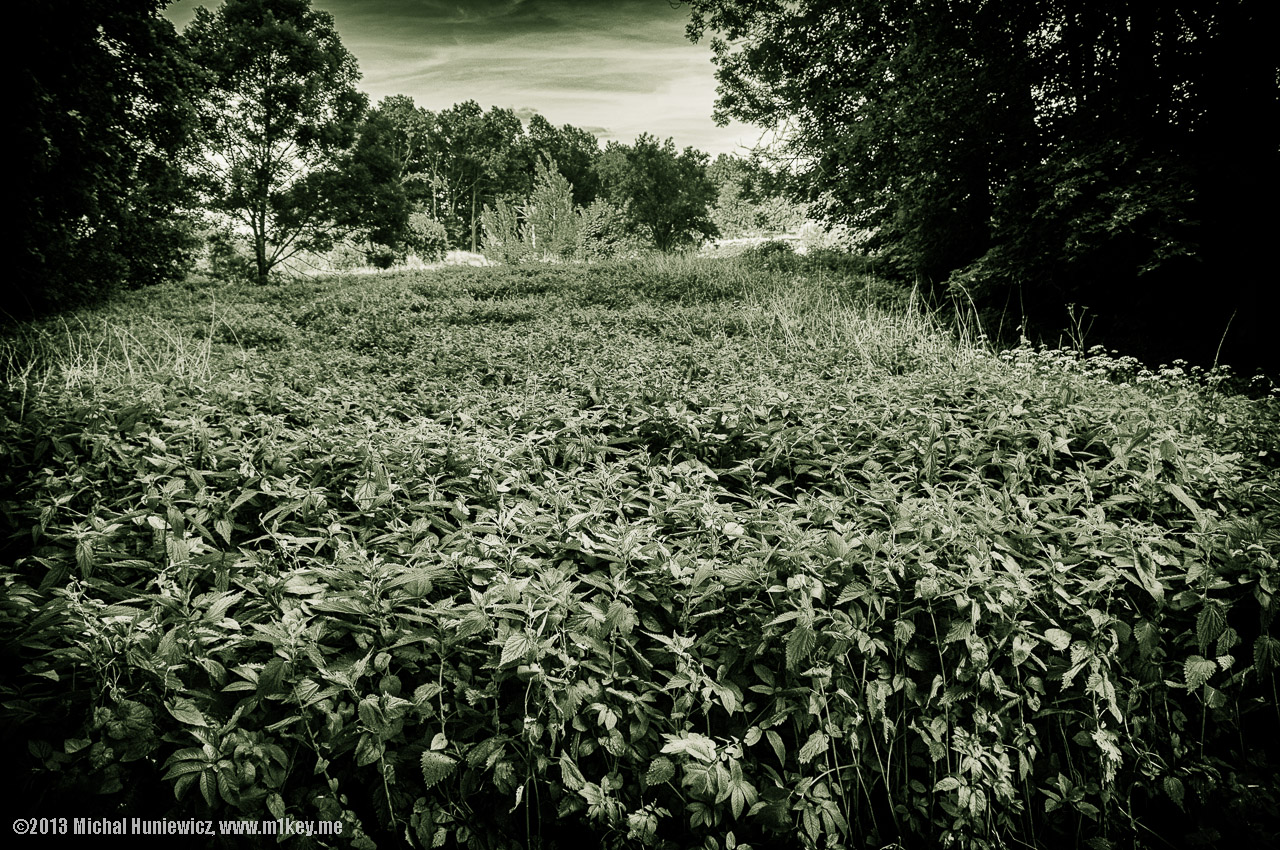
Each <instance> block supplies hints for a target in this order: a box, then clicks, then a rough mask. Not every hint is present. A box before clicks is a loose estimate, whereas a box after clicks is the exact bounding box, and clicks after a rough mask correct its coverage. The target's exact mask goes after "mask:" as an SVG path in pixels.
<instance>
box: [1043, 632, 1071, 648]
mask: <svg viewBox="0 0 1280 850" xmlns="http://www.w3.org/2000/svg"><path fill="white" fill-rule="evenodd" d="M1044 639H1045V640H1046V641H1048V642H1049V645H1050V646H1052V647H1053V648H1054V649H1056V650H1058V651H1059V652H1061V651H1062V650H1064V649H1066V648H1067V647H1068V646H1071V633H1070V632H1067V631H1063V630H1062V629H1049V630H1048V631H1046V632H1045V633H1044Z"/></svg>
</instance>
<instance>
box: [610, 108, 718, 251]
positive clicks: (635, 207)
mask: <svg viewBox="0 0 1280 850" xmlns="http://www.w3.org/2000/svg"><path fill="white" fill-rule="evenodd" d="M707 159H708V157H707V155H706V154H705V153H702V152H701V151H698V150H694V149H693V148H685V149H684V151H683V152H680V153H677V152H676V147H675V143H674V142H673V141H672V140H671V139H667V140H666V141H665V142H661V143H659V142H658V140H657V139H656V138H654V137H653V136H650V135H649V134H647V133H641V134H640V136H639V138H637V139H636V141H635V144H634V145H624V144H622V143H620V142H610V143H609V144H608V145H607V146H606V147H605V149H604V153H603V154H602V155H601V156H600V161H599V166H598V168H599V172H600V184H601V188H602V193H603V194H604V195H605V197H607V198H608V199H609V200H610V201H612V202H613V203H614V204H615V205H617V206H619V207H621V208H622V209H624V210H625V211H626V214H627V217H628V218H629V219H630V220H631V221H632V222H633V224H634V225H635V226H636V227H637V228H639V229H640V230H642V231H643V232H644V233H645V234H646V235H647V236H648V237H649V238H650V239H651V240H652V241H653V244H654V246H655V247H657V248H658V249H660V250H663V251H669V250H671V249H672V248H675V247H677V246H679V245H681V244H685V243H688V242H691V241H694V240H696V239H698V238H701V237H705V236H710V235H712V234H714V233H715V226H714V225H713V224H712V223H711V219H710V218H709V216H708V210H707V207H708V205H709V204H710V203H711V201H712V200H714V198H715V187H714V186H713V185H712V183H711V181H710V180H709V179H708V178H707Z"/></svg>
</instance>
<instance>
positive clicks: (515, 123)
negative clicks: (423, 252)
mask: <svg viewBox="0 0 1280 850" xmlns="http://www.w3.org/2000/svg"><path fill="white" fill-rule="evenodd" d="M433 124H434V126H433V127H432V132H431V137H430V144H429V153H428V156H429V159H430V160H431V169H432V171H431V173H432V181H433V191H435V192H438V193H439V194H440V201H439V205H438V207H439V211H440V212H439V217H440V220H441V221H442V222H443V223H444V225H445V227H446V228H448V229H449V231H450V234H449V235H450V236H451V237H452V239H453V240H454V241H455V243H462V242H469V243H470V245H471V250H472V251H475V250H476V249H477V247H478V244H479V230H480V212H481V210H482V209H483V208H484V205H485V204H488V203H493V202H494V201H495V200H496V199H497V198H498V197H499V196H500V195H504V194H510V193H512V192H513V191H514V192H519V190H520V187H521V186H523V185H526V184H525V183H524V181H523V180H522V179H521V177H520V175H521V174H522V173H523V167H522V166H523V162H522V157H521V146H522V139H523V134H524V128H523V126H522V125H521V123H520V119H519V118H517V117H516V114H515V113H514V112H512V111H511V110H509V109H499V108H497V107H493V108H492V109H490V110H489V111H488V112H485V111H484V110H483V109H481V108H480V104H478V103H476V102H475V101H474V100H468V101H465V102H463V103H459V104H456V105H454V106H452V107H450V108H449V109H445V110H443V111H441V112H440V113H439V115H437V116H435V118H434V122H433Z"/></svg>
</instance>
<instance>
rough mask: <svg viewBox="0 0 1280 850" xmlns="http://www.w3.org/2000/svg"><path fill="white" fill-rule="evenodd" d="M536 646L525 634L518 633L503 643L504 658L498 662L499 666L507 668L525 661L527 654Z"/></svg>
mask: <svg viewBox="0 0 1280 850" xmlns="http://www.w3.org/2000/svg"><path fill="white" fill-rule="evenodd" d="M535 646H536V644H535V643H534V642H533V641H531V640H530V639H529V636H528V635H526V634H525V633H524V632H516V633H515V634H513V635H511V636H510V637H508V638H507V639H506V640H505V641H503V643H502V657H501V658H500V659H499V660H498V666H499V667H505V666H506V665H508V664H514V663H515V662H517V661H521V660H523V659H524V656H525V653H527V652H528V651H529V650H530V649H532V648H534V647H535Z"/></svg>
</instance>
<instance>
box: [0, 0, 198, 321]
mask: <svg viewBox="0 0 1280 850" xmlns="http://www.w3.org/2000/svg"><path fill="white" fill-rule="evenodd" d="M163 5H164V3H163V2H160V0H110V2H108V0H59V2H42V3H35V4H31V5H29V6H26V7H24V9H23V25H22V31H21V37H20V38H18V39H16V44H17V48H16V49H17V51H18V54H19V61H18V68H17V74H16V75H15V77H14V90H15V93H16V97H15V102H16V111H15V116H14V119H13V122H12V127H11V131H10V132H11V136H13V140H14V147H13V150H14V151H15V152H16V160H15V161H14V162H13V163H12V165H13V167H12V169H11V174H10V178H9V179H10V181H11V188H10V192H11V201H12V203H13V206H14V208H15V209H16V210H17V216H16V223H15V224H14V225H12V226H13V227H15V228H16V231H17V233H16V238H15V239H14V242H15V244H16V246H17V249H18V254H17V275H16V277H14V278H13V279H11V280H10V282H9V283H8V284H7V285H6V287H5V290H6V295H7V298H6V300H7V302H8V303H6V304H5V305H3V306H4V308H5V310H6V311H8V312H10V313H11V314H12V315H16V316H21V315H29V314H32V313H36V312H42V311H45V310H51V309H58V308H61V307H65V306H70V305H72V304H74V303H76V302H78V301H81V300H85V299H88V298H92V297H95V296H98V295H100V294H102V293H103V292H105V291H107V290H109V289H111V288H113V287H115V286H119V285H122V284H123V285H131V286H136V285H141V284H147V283H152V282H155V281H159V280H163V279H166V278H173V277H176V276H179V275H181V274H182V273H183V272H184V271H185V269H186V267H187V264H188V261H189V259H190V249H191V237H190V227H189V223H188V221H187V218H186V216H185V214H184V213H185V210H186V209H187V206H188V202H189V198H188V196H187V194H186V184H185V182H184V180H183V176H182V172H181V169H180V167H179V165H178V163H179V162H180V161H181V159H182V156H183V152H184V150H185V149H186V147H187V145H188V144H189V143H190V140H191V138H192V132H193V130H194V121H193V111H192V108H191V103H190V100H189V97H188V87H189V86H190V83H191V74H190V68H189V66H188V65H187V63H186V61H185V59H184V55H183V49H182V45H181V41H180V39H179V38H178V36H177V33H176V31H175V30H174V28H173V25H172V24H170V23H169V22H168V21H166V20H164V19H163V18H161V17H160V16H159V10H160V9H161V7H162V6H163Z"/></svg>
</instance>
